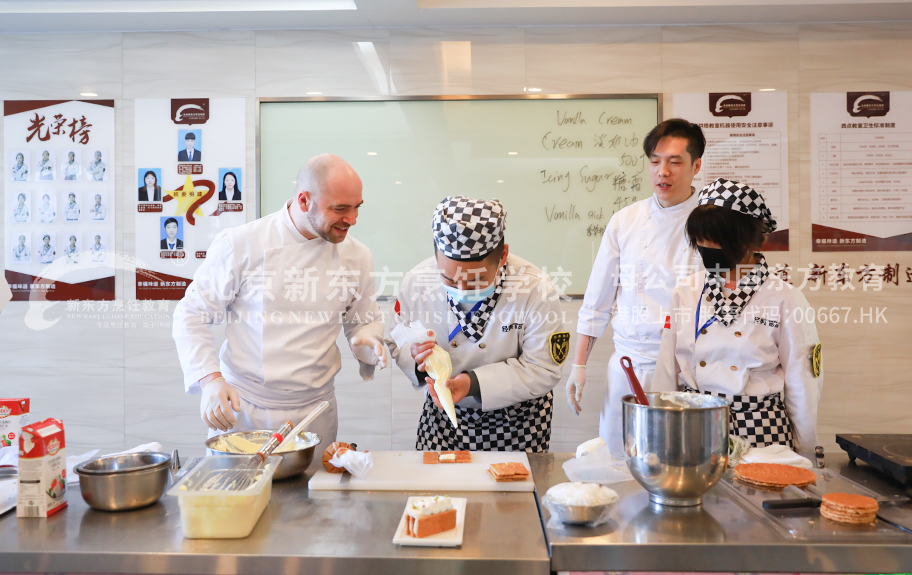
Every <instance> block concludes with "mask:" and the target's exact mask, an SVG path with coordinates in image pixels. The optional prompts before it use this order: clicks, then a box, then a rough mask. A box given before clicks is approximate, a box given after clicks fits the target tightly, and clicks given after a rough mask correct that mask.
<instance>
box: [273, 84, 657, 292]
mask: <svg viewBox="0 0 912 575" xmlns="http://www.w3.org/2000/svg"><path fill="white" fill-rule="evenodd" d="M659 109H660V108H659V99H658V95H651V96H627V97H623V98H619V97H585V98H583V97H579V98H562V99H543V98H540V99H525V98H522V99H515V98H511V99H477V98H474V97H473V98H471V99H468V98H466V99H446V100H440V99H419V100H416V99H406V100H393V101H390V100H384V101H348V100H346V101H327V100H322V99H321V100H318V101H268V100H261V101H260V106H259V135H260V142H259V169H258V170H257V171H258V173H259V178H260V182H259V183H260V185H259V201H260V210H261V211H260V214H269V213H272V212H274V211H276V210H278V209H279V208H280V207H281V206H282V205H283V204H284V203H285V201H286V200H288V199H289V198H290V197H291V196H292V195H293V193H294V186H295V184H294V181H295V178H296V175H297V171H298V169H299V168H300V167H301V166H302V165H303V164H304V162H306V161H307V159H308V158H310V157H312V156H314V155H317V154H321V153H327V152H328V153H333V154H336V155H338V156H341V157H342V158H344V159H345V160H347V161H348V162H349V163H350V164H351V165H352V166H353V167H354V169H355V170H356V171H357V172H358V174H359V175H360V176H361V180H362V181H363V183H364V193H363V195H364V206H363V207H362V208H361V211H360V214H359V217H358V222H357V224H356V225H355V227H354V228H353V229H352V231H351V232H350V233H351V234H352V235H353V236H354V237H356V238H358V239H359V240H361V241H362V242H364V243H365V244H366V245H367V246H368V247H369V248H370V249H371V250H372V251H373V254H374V258H375V265H376V269H377V270H378V272H386V271H389V272H391V273H392V274H398V273H405V272H408V271H409V270H410V269H412V267H414V266H415V265H416V264H417V263H418V262H420V261H422V260H424V259H425V258H427V257H430V256H431V255H433V243H432V238H431V216H432V214H433V211H434V208H435V206H436V205H437V204H438V203H439V202H440V201H441V200H442V199H443V198H444V197H446V196H450V195H460V194H461V195H466V196H470V197H476V198H484V199H489V198H497V199H499V200H500V201H501V202H502V203H503V205H504V208H505V209H506V212H507V221H506V241H507V243H508V244H509V245H510V252H511V253H513V254H516V255H519V256H520V257H523V258H525V259H527V260H529V261H530V262H532V263H533V264H535V265H537V266H539V267H540V268H542V269H543V270H545V272H546V273H549V274H555V273H556V276H553V277H555V279H556V278H557V277H560V278H561V279H560V281H559V284H560V287H561V288H562V289H563V291H564V293H567V294H571V295H578V294H582V293H583V292H585V290H586V283H587V282H588V280H589V273H590V271H591V269H592V262H593V261H594V260H595V254H596V252H597V251H598V246H599V242H600V240H601V237H602V235H603V233H604V231H605V227H606V226H607V224H608V220H609V218H610V217H611V215H612V214H614V213H615V212H616V211H618V210H619V209H621V208H623V207H625V206H627V205H630V204H631V203H633V202H635V201H637V200H642V199H644V198H646V197H648V196H650V195H651V194H652V191H651V190H652V188H651V186H650V184H649V177H648V162H647V160H646V158H645V155H644V153H643V138H644V137H645V135H646V134H647V133H648V132H649V130H651V129H652V128H653V127H654V126H655V125H656V123H657V121H658V113H659ZM384 268H385V269H384ZM389 277H395V276H389ZM399 277H401V276H399ZM380 283H381V282H378V286H379V284H380ZM393 291H394V290H393V283H392V282H391V283H390V284H389V285H387V286H385V287H384V289H383V290H382V293H383V295H395V294H394V293H393Z"/></svg>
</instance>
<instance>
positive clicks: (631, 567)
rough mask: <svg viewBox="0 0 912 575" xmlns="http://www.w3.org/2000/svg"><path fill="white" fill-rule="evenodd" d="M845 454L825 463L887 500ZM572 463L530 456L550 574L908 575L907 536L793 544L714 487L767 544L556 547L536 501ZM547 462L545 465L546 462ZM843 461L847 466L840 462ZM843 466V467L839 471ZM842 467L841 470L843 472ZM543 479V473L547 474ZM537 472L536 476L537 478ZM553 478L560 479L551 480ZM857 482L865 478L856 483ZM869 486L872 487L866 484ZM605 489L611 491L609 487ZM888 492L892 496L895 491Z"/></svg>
mask: <svg viewBox="0 0 912 575" xmlns="http://www.w3.org/2000/svg"><path fill="white" fill-rule="evenodd" d="M842 455H844V454H835V455H834V456H830V457H828V460H830V462H831V463H836V466H833V465H831V467H834V468H838V469H841V470H842V471H843V473H844V474H846V475H850V474H851V478H852V479H853V480H855V481H859V482H861V483H863V484H865V485H866V486H867V487H869V488H872V489H874V490H875V491H883V492H884V494H891V493H892V491H891V490H890V487H889V486H887V487H886V488H885V489H878V488H877V486H879V484H880V480H879V479H878V478H877V477H876V476H875V477H865V476H864V474H865V473H867V472H866V470H865V469H864V468H859V467H858V466H851V465H849V464H848V463H847V461H848V458H847V457H841V456H842ZM571 457H573V454H570V453H560V454H558V453H544V454H530V455H529V462H530V464H531V466H532V474H533V479H534V480H535V502H536V504H537V505H538V507H539V510H538V511H539V518H540V519H541V521H542V530H543V531H544V537H545V543H546V545H547V546H548V553H549V555H550V556H551V571H552V572H558V571H703V572H713V571H716V572H721V571H725V572H777V571H778V572H793V573H795V572H804V573H849V572H852V573H908V572H910V570H912V536H910V537H909V538H908V539H907V540H905V541H907V542H899V543H897V542H895V541H891V542H886V543H882V542H871V543H866V544H859V543H853V542H850V541H848V542H847V541H834V542H827V543H820V542H817V541H794V540H788V539H786V538H785V537H783V536H781V535H779V533H777V532H776V531H774V530H773V529H772V528H770V527H769V526H767V525H766V523H765V522H763V521H760V520H759V518H757V517H756V516H755V515H754V514H753V512H752V511H751V510H749V509H747V508H746V507H745V506H744V505H743V504H742V503H741V502H740V501H738V500H737V499H736V498H734V497H732V496H731V495H730V494H729V493H727V491H725V490H723V489H721V488H720V487H719V486H716V487H714V488H713V490H712V491H711V493H712V494H713V495H716V496H718V497H720V498H724V499H726V500H727V501H728V502H730V503H731V505H733V506H734V507H735V508H737V509H738V510H740V511H741V512H742V513H743V515H744V517H745V518H749V519H752V520H756V524H757V525H761V526H762V532H763V534H764V535H765V537H766V539H767V540H766V541H758V542H757V543H724V542H723V543H702V542H690V543H687V542H681V543H676V542H670V543H658V542H650V543H634V542H616V543H609V544H604V545H598V544H574V543H567V542H555V541H553V540H552V539H553V538H552V537H551V536H550V535H549V533H548V527H547V523H546V519H545V517H546V510H544V509H543V508H542V505H541V496H542V495H543V494H544V492H545V491H546V490H547V488H548V485H549V482H551V483H560V482H561V481H569V480H568V479H567V477H566V475H565V474H564V472H563V469H562V467H561V466H560V463H562V462H563V461H565V460H566V459H569V458H571ZM548 459H550V460H551V461H550V462H548V461H547V460H548ZM842 459H845V460H846V461H845V462H844V461H842ZM843 464H845V465H843ZM843 467H847V470H846V469H842V468H843ZM549 468H550V471H548V472H547V473H544V474H543V473H542V471H543V470H546V469H549ZM536 472H538V473H536ZM554 475H559V477H558V478H557V479H556V480H555V479H554ZM859 477H864V479H865V480H864V481H861V480H860V479H859ZM869 482H871V483H873V484H874V485H870V484H868V483H869ZM609 487H610V486H609ZM893 491H896V490H895V489H894V490H893Z"/></svg>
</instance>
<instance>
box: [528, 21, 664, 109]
mask: <svg viewBox="0 0 912 575" xmlns="http://www.w3.org/2000/svg"><path fill="white" fill-rule="evenodd" d="M525 47H526V50H525V59H526V83H527V87H529V88H539V89H540V90H541V93H542V94H636V93H640V94H645V93H649V94H651V93H658V92H661V91H662V29H661V28H660V27H658V26H643V27H630V28H623V27H572V28H558V27H546V28H526V29H525Z"/></svg>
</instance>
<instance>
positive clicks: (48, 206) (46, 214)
mask: <svg viewBox="0 0 912 575" xmlns="http://www.w3.org/2000/svg"><path fill="white" fill-rule="evenodd" d="M36 195H37V196H38V221H39V222H41V223H42V224H50V223H53V222H54V221H55V220H56V219H57V193H56V192H54V190H42V191H39V192H36Z"/></svg>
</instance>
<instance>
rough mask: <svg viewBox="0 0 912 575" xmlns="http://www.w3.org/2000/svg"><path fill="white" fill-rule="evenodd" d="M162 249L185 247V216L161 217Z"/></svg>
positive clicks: (180, 248)
mask: <svg viewBox="0 0 912 575" xmlns="http://www.w3.org/2000/svg"><path fill="white" fill-rule="evenodd" d="M160 219H161V249H163V250H182V249H184V218H183V216H162V217H161V218H160Z"/></svg>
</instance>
